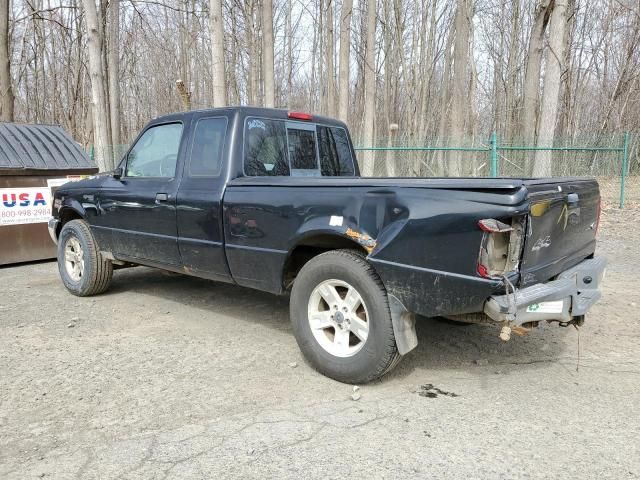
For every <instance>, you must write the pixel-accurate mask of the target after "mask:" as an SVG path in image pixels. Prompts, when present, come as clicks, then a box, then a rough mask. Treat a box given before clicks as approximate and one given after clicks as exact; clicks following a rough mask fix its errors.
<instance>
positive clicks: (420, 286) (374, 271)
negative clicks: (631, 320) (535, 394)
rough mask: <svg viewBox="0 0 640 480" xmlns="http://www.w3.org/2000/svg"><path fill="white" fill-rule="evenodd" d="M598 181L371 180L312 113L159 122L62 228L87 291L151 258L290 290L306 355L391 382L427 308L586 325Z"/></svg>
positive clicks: (85, 190)
mask: <svg viewBox="0 0 640 480" xmlns="http://www.w3.org/2000/svg"><path fill="white" fill-rule="evenodd" d="M599 216H600V194H599V190H598V184H597V183H596V181H595V180H593V179H589V178H560V179H558V178H554V179H550V178H547V179H522V178H429V179H426V178H361V177H360V176H359V170H358V164H357V163H356V157H355V152H354V149H353V146H352V143H351V139H350V137H349V132H348V130H347V128H346V126H345V125H344V124H343V123H341V122H339V121H336V120H333V119H330V118H324V117H321V116H316V115H309V114H306V113H300V112H287V111H284V110H273V109H260V108H246V107H237V108H223V109H214V110H201V111H193V112H187V113H177V114H173V115H168V116H164V117H161V118H157V119H155V120H153V121H152V122H150V123H149V124H148V125H147V126H146V127H145V128H144V129H143V131H142V132H141V133H140V135H139V136H138V138H137V139H136V140H135V141H134V142H133V145H132V146H131V148H130V149H129V151H128V153H127V154H126V155H125V156H124V158H123V159H122V161H121V163H120V165H119V166H118V168H117V169H116V170H115V171H114V172H111V173H108V174H103V175H99V176H96V177H92V178H88V179H85V180H82V181H79V182H75V183H68V184H66V185H64V186H63V187H61V188H60V189H58V190H57V192H56V193H55V198H54V207H53V217H52V219H51V220H50V222H49V229H50V232H51V235H52V238H53V239H54V241H56V242H57V243H58V264H59V270H60V275H61V277H62V281H63V282H64V285H65V286H66V288H67V289H69V291H70V292H71V293H73V294H74V295H80V296H84V295H94V294H98V293H101V292H104V291H105V290H106V289H107V288H108V287H109V284H110V282H111V277H112V273H113V269H114V267H116V268H119V267H123V266H131V265H147V266H152V267H157V268H161V269H165V270H171V271H174V272H180V273H184V274H187V275H194V276H197V277H203V278H207V279H212V280H216V281H221V282H229V283H235V284H238V285H243V286H245V287H251V288H255V289H258V290H264V291H267V292H272V293H274V294H290V296H291V299H290V315H291V321H292V324H293V330H294V333H295V336H296V340H297V341H298V344H299V346H300V348H301V349H302V351H303V353H304V355H305V357H306V358H307V360H308V361H309V362H310V363H311V364H312V365H313V366H314V367H315V368H316V369H318V370H319V371H321V372H322V373H324V374H326V375H328V376H330V377H332V378H335V379H337V380H340V381H344V382H351V383H359V382H367V381H370V380H372V379H375V378H377V377H380V376H381V375H383V374H384V373H386V372H387V371H389V370H390V369H391V368H392V367H393V366H394V365H395V364H396V363H397V361H398V360H399V359H400V358H401V356H402V355H405V354H406V353H408V352H409V351H410V350H412V349H413V348H414V347H415V346H416V344H417V337H416V333H415V318H416V314H417V315H421V316H426V317H445V318H447V319H449V320H453V321H457V322H465V323H487V324H494V325H497V326H498V327H500V328H501V330H500V336H501V338H503V339H504V340H508V339H509V335H510V333H511V331H512V329H513V330H514V331H516V332H522V331H523V330H527V329H529V328H532V327H535V326H537V325H538V324H539V323H540V322H543V321H549V322H558V323H559V324H560V325H563V326H566V325H569V324H581V323H582V322H583V321H584V315H585V312H586V311H587V310H588V309H589V308H590V307H591V306H592V305H593V304H594V303H595V302H596V301H597V300H598V298H599V297H600V291H599V285H600V283H601V281H602V278H603V275H604V270H605V261H604V259H603V258H601V257H596V256H594V252H595V244H596V240H595V239H596V232H597V229H598V220H599Z"/></svg>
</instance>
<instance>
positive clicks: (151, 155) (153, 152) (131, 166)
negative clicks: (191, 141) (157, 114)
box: [125, 123, 182, 178]
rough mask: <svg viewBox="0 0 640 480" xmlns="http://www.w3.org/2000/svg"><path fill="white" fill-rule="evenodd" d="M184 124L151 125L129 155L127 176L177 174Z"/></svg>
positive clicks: (170, 176) (171, 175) (167, 176)
mask: <svg viewBox="0 0 640 480" xmlns="http://www.w3.org/2000/svg"><path fill="white" fill-rule="evenodd" d="M181 137H182V124H181V123H169V124H166V125H158V126H155V127H151V128H150V129H148V130H147V131H146V132H144V133H143V134H142V136H141V137H140V139H139V140H138V141H137V142H136V144H135V145H134V146H133V148H132V149H131V151H130V152H129V155H128V156H127V171H126V174H125V176H127V177H156V178H173V177H174V176H175V174H176V164H177V162H178V150H179V149H180V138H181Z"/></svg>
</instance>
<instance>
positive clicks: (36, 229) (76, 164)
mask: <svg viewBox="0 0 640 480" xmlns="http://www.w3.org/2000/svg"><path fill="white" fill-rule="evenodd" d="M97 171H98V169H97V168H96V166H95V164H94V163H93V162H92V161H91V160H90V159H89V157H88V156H87V155H86V154H85V153H84V152H83V150H82V148H80V146H79V145H78V144H77V143H76V142H74V141H73V139H72V138H71V137H70V136H69V134H67V132H65V131H64V130H63V129H62V128H61V127H59V126H57V125H26V124H25V125H23V124H16V123H0V265H6V264H10V263H17V262H28V261H32V260H42V259H47V258H54V257H55V256H56V249H55V245H54V244H53V242H52V241H51V237H49V232H48V230H47V220H48V219H49V217H50V216H51V194H52V189H55V187H56V186H59V185H61V184H62V183H64V182H66V181H67V180H73V179H77V178H82V177H83V176H86V175H92V174H95V173H97Z"/></svg>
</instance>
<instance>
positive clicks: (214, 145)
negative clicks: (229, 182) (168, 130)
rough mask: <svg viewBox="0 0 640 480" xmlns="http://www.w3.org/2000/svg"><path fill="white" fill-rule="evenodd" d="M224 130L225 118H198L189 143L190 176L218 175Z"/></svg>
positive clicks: (225, 127)
mask: <svg viewBox="0 0 640 480" xmlns="http://www.w3.org/2000/svg"><path fill="white" fill-rule="evenodd" d="M226 131H227V119H226V118H220V117H218V118H201V119H200V120H198V123H197V124H196V129H195V132H194V134H193V144H192V145H191V162H190V163H189V175H190V176H192V177H217V176H218V175H220V167H221V165H222V149H223V148H224V136H225V133H226Z"/></svg>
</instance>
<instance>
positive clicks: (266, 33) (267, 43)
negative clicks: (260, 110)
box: [262, 0, 276, 107]
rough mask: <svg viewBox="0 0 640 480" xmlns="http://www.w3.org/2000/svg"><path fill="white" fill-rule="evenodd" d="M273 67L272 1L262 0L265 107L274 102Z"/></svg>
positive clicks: (271, 105) (272, 104)
mask: <svg viewBox="0 0 640 480" xmlns="http://www.w3.org/2000/svg"><path fill="white" fill-rule="evenodd" d="M273 68H274V67H273V1H272V0H262V75H263V78H264V106H265V107H274V106H275V104H276V88H275V83H276V82H275V79H274V72H273Z"/></svg>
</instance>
